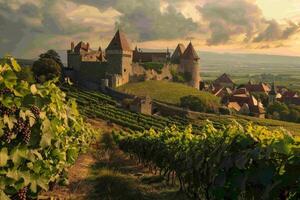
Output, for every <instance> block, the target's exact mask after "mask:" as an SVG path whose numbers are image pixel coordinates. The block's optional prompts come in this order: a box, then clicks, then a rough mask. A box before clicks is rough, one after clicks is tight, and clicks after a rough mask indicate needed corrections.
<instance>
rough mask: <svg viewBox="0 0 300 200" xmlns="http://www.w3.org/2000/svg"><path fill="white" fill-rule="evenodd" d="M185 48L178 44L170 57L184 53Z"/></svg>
mask: <svg viewBox="0 0 300 200" xmlns="http://www.w3.org/2000/svg"><path fill="white" fill-rule="evenodd" d="M184 50H185V46H184V45H183V44H178V45H177V47H176V49H175V51H174V53H173V55H172V58H174V59H175V58H177V57H181V56H182V54H183V53H184Z"/></svg>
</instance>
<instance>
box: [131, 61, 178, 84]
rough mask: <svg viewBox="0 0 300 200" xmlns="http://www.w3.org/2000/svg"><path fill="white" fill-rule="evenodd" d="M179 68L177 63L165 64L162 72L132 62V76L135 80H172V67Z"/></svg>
mask: <svg viewBox="0 0 300 200" xmlns="http://www.w3.org/2000/svg"><path fill="white" fill-rule="evenodd" d="M174 67H175V68H177V66H175V65H171V64H165V65H164V67H163V68H162V70H161V73H158V72H156V71H155V70H146V69H145V68H144V67H142V66H141V65H140V64H139V63H133V64H132V74H133V76H132V78H131V80H133V81H143V80H158V81H160V80H165V79H167V80H172V78H173V77H172V74H171V69H172V68H174Z"/></svg>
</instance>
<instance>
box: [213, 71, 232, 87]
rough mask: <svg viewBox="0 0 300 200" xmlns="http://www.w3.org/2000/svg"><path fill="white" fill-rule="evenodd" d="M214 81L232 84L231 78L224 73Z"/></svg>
mask: <svg viewBox="0 0 300 200" xmlns="http://www.w3.org/2000/svg"><path fill="white" fill-rule="evenodd" d="M215 83H230V84H233V81H232V80H231V78H230V77H229V76H228V75H227V74H226V73H224V74H222V75H221V76H220V77H219V78H217V79H216V80H215Z"/></svg>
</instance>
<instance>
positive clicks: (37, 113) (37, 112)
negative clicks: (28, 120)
mask: <svg viewBox="0 0 300 200" xmlns="http://www.w3.org/2000/svg"><path fill="white" fill-rule="evenodd" d="M30 110H31V112H32V113H33V114H34V116H35V118H37V119H38V118H39V117H40V109H39V108H38V107H37V106H31V108H30Z"/></svg>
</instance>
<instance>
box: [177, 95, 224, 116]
mask: <svg viewBox="0 0 300 200" xmlns="http://www.w3.org/2000/svg"><path fill="white" fill-rule="evenodd" d="M180 106H181V107H183V108H188V109H190V110H193V111H197V112H210V113H217V112H218V109H219V106H220V103H219V102H218V99H212V98H211V99H204V98H200V97H199V96H193V95H189V96H185V97H182V98H180Z"/></svg>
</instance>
